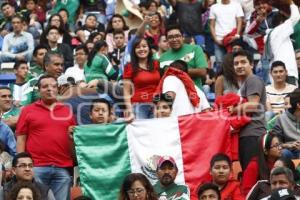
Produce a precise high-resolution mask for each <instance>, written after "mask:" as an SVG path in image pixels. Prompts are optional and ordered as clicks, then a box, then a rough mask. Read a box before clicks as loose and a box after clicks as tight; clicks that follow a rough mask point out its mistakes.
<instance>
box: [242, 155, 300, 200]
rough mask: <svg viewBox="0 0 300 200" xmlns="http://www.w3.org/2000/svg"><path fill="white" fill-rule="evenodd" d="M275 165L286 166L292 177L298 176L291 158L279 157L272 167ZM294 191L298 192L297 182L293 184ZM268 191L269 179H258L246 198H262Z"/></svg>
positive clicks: (299, 191)
mask: <svg viewBox="0 0 300 200" xmlns="http://www.w3.org/2000/svg"><path fill="white" fill-rule="evenodd" d="M277 167H286V168H288V169H290V170H291V171H292V172H293V174H294V177H299V175H298V174H297V172H296V170H295V165H294V163H293V161H292V160H291V159H287V158H285V157H280V158H279V159H277V160H276V162H275V163H274V168H277ZM274 168H273V169H274ZM294 192H295V194H296V195H299V194H300V186H299V185H297V184H296V185H295V188H294ZM270 193H271V184H270V180H259V181H257V183H256V184H255V185H254V186H253V187H252V189H251V190H250V192H249V193H248V195H247V200H257V199H262V198H265V197H267V196H269V195H270Z"/></svg>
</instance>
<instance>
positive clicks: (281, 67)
mask: <svg viewBox="0 0 300 200" xmlns="http://www.w3.org/2000/svg"><path fill="white" fill-rule="evenodd" d="M271 76H272V79H273V84H271V85H268V86H266V93H267V113H268V115H269V116H266V117H268V118H267V119H268V120H270V119H272V117H273V116H274V115H277V114H280V113H283V112H284V111H285V102H284V98H285V96H287V95H288V94H289V93H291V92H293V91H294V90H295V89H296V88H297V87H296V86H295V85H292V84H288V83H287V82H286V78H287V70H286V67H285V64H284V63H283V62H281V61H275V62H273V63H272V65H271ZM268 120H267V121H268Z"/></svg>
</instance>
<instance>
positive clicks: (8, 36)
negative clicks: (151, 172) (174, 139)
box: [0, 0, 300, 200]
mask: <svg viewBox="0 0 300 200" xmlns="http://www.w3.org/2000/svg"><path fill="white" fill-rule="evenodd" d="M0 3H1V12H0V63H1V74H2V75H3V74H6V73H8V72H12V73H14V75H15V79H14V80H13V81H10V82H8V83H6V82H4V80H1V78H0V83H1V86H0V114H1V121H0V164H1V166H0V170H1V171H2V174H1V176H0V177H1V181H0V182H1V190H0V199H8V200H16V199H33V200H40V199H48V200H55V199H56V200H66V199H71V196H70V195H71V194H70V188H71V185H72V182H73V179H72V177H73V174H74V167H75V166H76V165H77V164H78V163H77V160H76V153H75V150H74V141H73V132H74V127H75V126H76V125H85V124H108V123H116V122H122V123H131V122H132V121H133V120H137V119H151V118H164V117H178V116H182V115H188V114H194V113H199V112H210V111H211V110H214V109H216V106H215V105H214V103H215V101H216V103H217V102H218V103H220V99H221V98H222V97H223V100H224V99H226V98H227V100H228V99H229V100H231V99H230V98H231V97H232V98H233V97H236V96H237V97H238V103H236V104H234V105H233V104H231V105H230V106H227V110H228V112H229V114H230V115H232V116H235V115H237V116H243V117H245V118H243V117H241V118H237V120H243V119H245V120H248V121H247V123H245V125H244V126H243V127H241V128H240V130H239V136H238V142H239V146H238V154H239V156H238V157H239V159H238V160H239V163H240V165H241V169H242V172H241V174H240V176H238V177H234V176H232V172H233V166H232V163H233V161H232V158H230V157H228V155H225V154H222V153H218V154H216V155H214V156H213V157H212V158H211V162H210V170H209V174H210V178H209V179H208V180H205V181H202V182H201V183H200V181H199V188H198V190H197V194H196V196H197V198H198V199H199V200H206V199H216V200H221V199H222V200H230V199H234V200H242V199H250V200H252V199H253V200H258V199H300V189H299V188H300V186H299V185H298V184H297V183H300V167H298V166H295V164H294V163H295V161H294V162H293V160H296V159H300V128H299V127H300V122H299V121H300V89H299V88H298V87H299V85H300V80H299V73H300V22H299V19H300V13H299V5H300V3H299V1H298V0H297V1H296V0H276V1H272V0H218V1H216V0H168V1H167V0H66V1H61V0H51V1H45V0H0ZM120 8H121V9H120ZM2 82H3V83H2ZM226 95H228V96H226ZM224 97H225V98H224ZM218 105H220V104H218ZM222 105H223V104H222ZM177 174H178V168H177V163H176V161H175V160H174V158H172V157H170V156H162V157H160V158H159V159H158V160H157V167H156V175H157V177H158V182H157V183H156V184H155V185H153V186H152V185H151V183H150V182H149V180H148V179H147V178H146V176H145V175H143V174H141V173H132V174H129V175H128V176H126V177H124V181H123V183H122V185H121V186H120V193H119V199H120V200H127V199H130V200H133V199H140V200H156V199H160V200H163V199H164V200H165V199H168V200H169V199H190V198H191V197H190V196H191V194H190V190H189V188H188V186H187V185H180V184H177V183H175V182H174V180H175V178H176V176H177ZM76 199H77V200H79V199H90V197H88V196H80V197H76ZM99 199H101V197H99Z"/></svg>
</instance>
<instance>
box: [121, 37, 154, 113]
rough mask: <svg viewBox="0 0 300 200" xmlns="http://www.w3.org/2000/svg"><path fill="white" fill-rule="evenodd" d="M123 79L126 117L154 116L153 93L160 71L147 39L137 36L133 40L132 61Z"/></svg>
mask: <svg viewBox="0 0 300 200" xmlns="http://www.w3.org/2000/svg"><path fill="white" fill-rule="evenodd" d="M123 79H124V102H125V104H126V110H125V113H124V115H125V116H124V117H125V118H127V119H133V118H134V117H135V118H136V119H149V118H153V105H152V101H153V94H154V92H155V89H156V87H157V85H158V83H159V80H160V73H159V62H158V61H155V60H153V59H152V52H151V49H150V45H149V43H148V42H147V40H146V39H144V38H136V40H135V41H134V42H133V45H132V52H131V62H130V63H128V64H127V65H126V66H125V69H124V74H123ZM132 111H133V112H132Z"/></svg>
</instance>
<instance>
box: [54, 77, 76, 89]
mask: <svg viewBox="0 0 300 200" xmlns="http://www.w3.org/2000/svg"><path fill="white" fill-rule="evenodd" d="M57 84H58V86H63V85H66V84H71V85H75V79H74V78H73V77H72V76H70V75H66V74H63V75H60V76H59V77H58V78H57Z"/></svg>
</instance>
